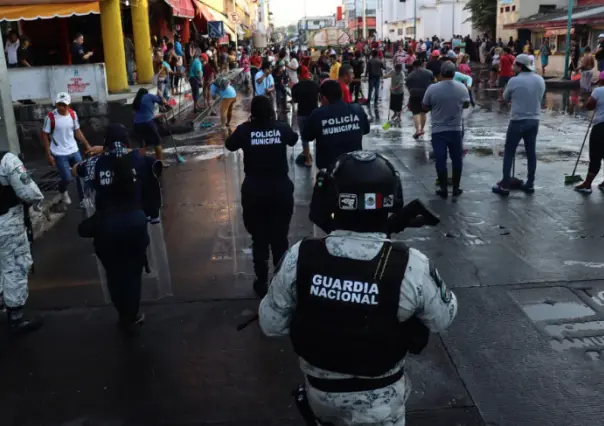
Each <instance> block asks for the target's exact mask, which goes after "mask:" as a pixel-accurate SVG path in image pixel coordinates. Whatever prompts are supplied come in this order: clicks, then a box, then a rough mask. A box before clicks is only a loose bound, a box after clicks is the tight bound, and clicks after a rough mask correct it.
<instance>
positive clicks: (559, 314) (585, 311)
mask: <svg viewBox="0 0 604 426" xmlns="http://www.w3.org/2000/svg"><path fill="white" fill-rule="evenodd" d="M510 294H511V296H512V297H513V298H514V299H515V300H516V302H517V303H518V304H519V305H520V307H521V308H522V310H523V311H524V312H525V313H526V315H527V316H528V317H529V318H530V319H531V320H532V321H535V322H539V321H559V320H565V319H568V320H574V319H577V318H584V317H589V316H592V315H595V314H596V312H595V311H594V310H593V309H591V308H590V307H589V306H587V305H586V304H585V303H583V302H582V301H581V299H579V298H578V297H577V296H576V295H575V294H574V293H573V292H572V291H570V290H569V289H567V288H564V287H549V288H530V289H522V290H515V291H512V292H511V293H510Z"/></svg>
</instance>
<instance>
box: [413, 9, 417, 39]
mask: <svg viewBox="0 0 604 426" xmlns="http://www.w3.org/2000/svg"><path fill="white" fill-rule="evenodd" d="M413 40H417V0H413Z"/></svg>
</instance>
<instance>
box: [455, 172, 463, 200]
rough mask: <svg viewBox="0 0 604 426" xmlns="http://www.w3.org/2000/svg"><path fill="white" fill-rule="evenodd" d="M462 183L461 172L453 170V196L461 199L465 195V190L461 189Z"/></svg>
mask: <svg viewBox="0 0 604 426" xmlns="http://www.w3.org/2000/svg"><path fill="white" fill-rule="evenodd" d="M460 182H461V170H456V169H453V196H454V197H459V196H460V195H461V194H462V193H463V189H461V188H460V187H459V183H460Z"/></svg>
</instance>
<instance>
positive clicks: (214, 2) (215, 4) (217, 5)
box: [201, 0, 224, 12]
mask: <svg viewBox="0 0 604 426" xmlns="http://www.w3.org/2000/svg"><path fill="white" fill-rule="evenodd" d="M201 2H202V3H204V4H206V5H208V6H210V7H211V8H212V9H215V10H217V11H218V12H224V0H201Z"/></svg>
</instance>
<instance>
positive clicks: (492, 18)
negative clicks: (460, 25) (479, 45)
mask: <svg viewBox="0 0 604 426" xmlns="http://www.w3.org/2000/svg"><path fill="white" fill-rule="evenodd" d="M497 1H498V0H469V1H468V3H467V4H466V7H465V8H464V9H465V10H468V11H470V12H471V13H472V16H471V17H470V18H468V20H469V21H470V22H472V26H473V27H474V28H475V29H477V30H479V31H480V32H482V33H486V34H489V35H490V36H495V31H496V29H497Z"/></svg>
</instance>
